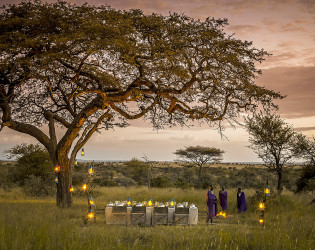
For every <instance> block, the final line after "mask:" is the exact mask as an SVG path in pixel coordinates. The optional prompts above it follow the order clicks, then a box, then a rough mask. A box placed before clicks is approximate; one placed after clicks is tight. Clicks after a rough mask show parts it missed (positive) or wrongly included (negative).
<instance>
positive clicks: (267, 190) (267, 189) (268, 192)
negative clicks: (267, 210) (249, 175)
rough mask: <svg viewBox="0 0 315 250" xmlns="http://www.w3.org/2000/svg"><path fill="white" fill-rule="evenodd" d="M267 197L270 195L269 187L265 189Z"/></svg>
mask: <svg viewBox="0 0 315 250" xmlns="http://www.w3.org/2000/svg"><path fill="white" fill-rule="evenodd" d="M265 195H268V196H269V195H270V189H269V188H268V187H266V188H265Z"/></svg>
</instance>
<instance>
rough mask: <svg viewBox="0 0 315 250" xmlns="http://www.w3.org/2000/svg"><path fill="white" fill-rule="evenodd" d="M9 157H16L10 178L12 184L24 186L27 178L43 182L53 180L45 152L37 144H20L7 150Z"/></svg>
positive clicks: (48, 158)
mask: <svg viewBox="0 0 315 250" xmlns="http://www.w3.org/2000/svg"><path fill="white" fill-rule="evenodd" d="M6 153H7V154H8V156H9V157H11V158H12V157H17V163H16V165H15V167H14V170H12V173H11V176H12V179H13V181H14V182H16V183H18V184H19V185H22V186H23V185H24V184H25V183H26V181H27V179H28V178H29V176H33V177H39V178H41V179H42V180H43V181H48V180H49V179H53V174H52V173H53V166H52V163H51V160H50V157H49V154H48V153H47V151H46V150H45V149H44V148H43V147H42V146H40V145H39V144H35V145H34V144H30V145H27V144H21V145H16V146H15V147H13V148H11V149H10V150H7V151H6Z"/></svg>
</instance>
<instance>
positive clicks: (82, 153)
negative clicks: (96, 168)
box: [81, 148, 84, 156]
mask: <svg viewBox="0 0 315 250" xmlns="http://www.w3.org/2000/svg"><path fill="white" fill-rule="evenodd" d="M81 156H84V148H82V150H81Z"/></svg>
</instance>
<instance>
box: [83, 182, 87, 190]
mask: <svg viewBox="0 0 315 250" xmlns="http://www.w3.org/2000/svg"><path fill="white" fill-rule="evenodd" d="M82 189H83V190H84V191H85V190H86V189H87V185H86V183H84V184H83V186H82Z"/></svg>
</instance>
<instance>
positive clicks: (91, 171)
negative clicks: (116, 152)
mask: <svg viewBox="0 0 315 250" xmlns="http://www.w3.org/2000/svg"><path fill="white" fill-rule="evenodd" d="M89 175H94V168H93V166H90V167H89Z"/></svg>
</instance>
